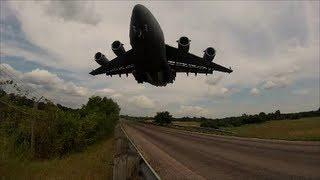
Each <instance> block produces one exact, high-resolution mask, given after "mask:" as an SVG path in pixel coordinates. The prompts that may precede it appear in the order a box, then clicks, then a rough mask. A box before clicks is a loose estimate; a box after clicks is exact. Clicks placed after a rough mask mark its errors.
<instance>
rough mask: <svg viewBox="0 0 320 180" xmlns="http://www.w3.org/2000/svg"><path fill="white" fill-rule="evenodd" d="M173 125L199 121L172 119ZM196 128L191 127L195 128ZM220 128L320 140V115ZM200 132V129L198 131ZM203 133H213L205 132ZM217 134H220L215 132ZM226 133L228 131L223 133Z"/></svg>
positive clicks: (242, 133)
mask: <svg viewBox="0 0 320 180" xmlns="http://www.w3.org/2000/svg"><path fill="white" fill-rule="evenodd" d="M172 123H173V124H174V125H179V126H185V127H186V128H187V127H199V131H200V130H201V128H200V123H199V122H180V121H173V122H172ZM197 129H198V128H192V130H196V131H198V130H197ZM221 129H222V130H226V131H231V132H233V133H234V134H229V135H234V136H241V137H255V138H263V139H283V140H303V141H320V117H312V118H301V119H297V120H273V121H266V122H263V123H256V124H248V125H242V126H238V127H225V128H221ZM200 132H202V131H200ZM205 133H214V134H216V132H215V131H212V132H205ZM217 133H218V134H221V133H219V132H217ZM225 135H228V133H225Z"/></svg>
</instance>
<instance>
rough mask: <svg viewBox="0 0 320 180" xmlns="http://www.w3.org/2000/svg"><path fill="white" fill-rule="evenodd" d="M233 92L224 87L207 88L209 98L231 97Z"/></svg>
mask: <svg viewBox="0 0 320 180" xmlns="http://www.w3.org/2000/svg"><path fill="white" fill-rule="evenodd" d="M232 93H233V92H232V91H231V90H230V89H228V88H226V87H209V90H208V92H207V95H208V96H210V97H222V98H224V97H227V96H228V95H231V94H232Z"/></svg>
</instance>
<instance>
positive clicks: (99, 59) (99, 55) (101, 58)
mask: <svg viewBox="0 0 320 180" xmlns="http://www.w3.org/2000/svg"><path fill="white" fill-rule="evenodd" d="M94 60H95V61H96V62H97V63H98V64H100V65H101V66H103V65H106V64H107V63H108V62H109V60H108V59H107V58H106V56H105V55H104V54H102V53H101V52H97V53H96V54H95V55H94Z"/></svg>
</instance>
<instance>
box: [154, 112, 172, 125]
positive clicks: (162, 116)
mask: <svg viewBox="0 0 320 180" xmlns="http://www.w3.org/2000/svg"><path fill="white" fill-rule="evenodd" d="M171 121H172V116H171V115H170V113H169V112H168V111H164V112H157V115H156V116H155V117H154V122H155V123H157V124H159V125H166V124H170V123H171Z"/></svg>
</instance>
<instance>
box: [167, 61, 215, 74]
mask: <svg viewBox="0 0 320 180" xmlns="http://www.w3.org/2000/svg"><path fill="white" fill-rule="evenodd" d="M168 63H169V66H170V68H171V69H174V70H175V72H178V73H179V72H187V73H199V74H212V73H213V70H212V69H211V68H206V67H201V66H194V65H190V64H186V63H177V62H174V61H168Z"/></svg>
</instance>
